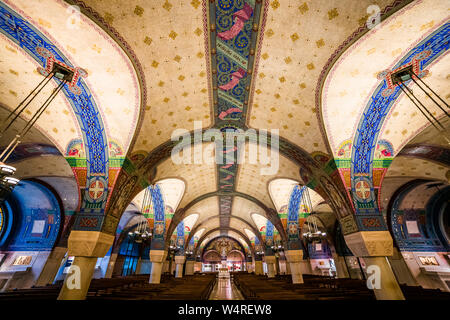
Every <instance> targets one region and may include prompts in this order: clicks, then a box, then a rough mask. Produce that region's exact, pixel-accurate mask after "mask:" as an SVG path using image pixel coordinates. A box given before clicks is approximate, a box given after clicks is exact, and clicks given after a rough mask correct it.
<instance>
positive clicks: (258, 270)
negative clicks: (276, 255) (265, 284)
mask: <svg viewBox="0 0 450 320" xmlns="http://www.w3.org/2000/svg"><path fill="white" fill-rule="evenodd" d="M255 274H256V275H262V274H264V271H263V263H262V261H261V260H259V261H258V260H257V261H255Z"/></svg>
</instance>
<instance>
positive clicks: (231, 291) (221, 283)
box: [209, 277, 244, 300]
mask: <svg viewBox="0 0 450 320" xmlns="http://www.w3.org/2000/svg"><path fill="white" fill-rule="evenodd" d="M209 300H244V298H243V296H242V294H241V292H240V291H239V290H238V288H236V286H235V285H234V283H233V282H232V281H231V279H230V278H229V277H228V278H219V279H218V280H217V282H216V285H215V286H214V289H213V290H212V292H211V295H210V297H209Z"/></svg>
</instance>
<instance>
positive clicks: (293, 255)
mask: <svg viewBox="0 0 450 320" xmlns="http://www.w3.org/2000/svg"><path fill="white" fill-rule="evenodd" d="M284 254H285V255H286V260H287V262H288V264H289V268H290V272H291V276H292V283H303V274H302V271H301V268H300V264H301V263H302V261H303V250H286V251H285V252H284Z"/></svg>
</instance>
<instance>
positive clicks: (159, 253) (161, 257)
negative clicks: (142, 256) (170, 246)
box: [149, 250, 167, 263]
mask: <svg viewBox="0 0 450 320" xmlns="http://www.w3.org/2000/svg"><path fill="white" fill-rule="evenodd" d="M149 256H150V261H151V262H159V263H162V262H164V261H165V260H166V258H167V251H164V250H150V252H149Z"/></svg>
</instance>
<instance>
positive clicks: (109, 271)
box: [105, 253, 118, 278]
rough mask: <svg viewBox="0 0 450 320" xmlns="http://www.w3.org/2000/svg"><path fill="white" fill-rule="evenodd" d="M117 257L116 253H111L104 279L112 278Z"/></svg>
mask: <svg viewBox="0 0 450 320" xmlns="http://www.w3.org/2000/svg"><path fill="white" fill-rule="evenodd" d="M117 256H118V254H117V253H111V258H109V262H108V268H107V269H106V273H105V278H111V277H112V274H113V271H114V266H115V265H116V260H117Z"/></svg>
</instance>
